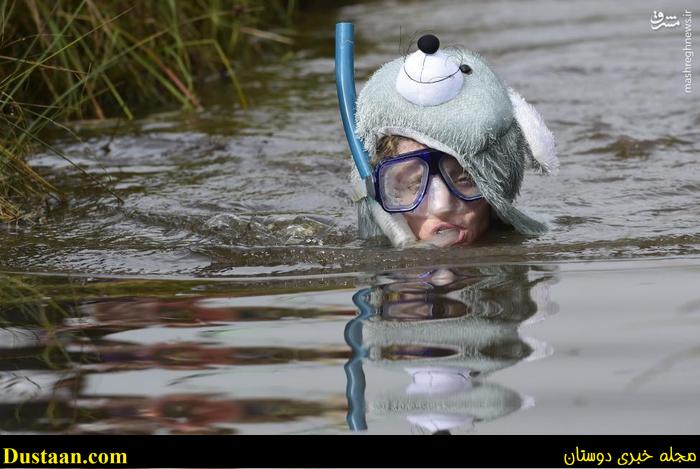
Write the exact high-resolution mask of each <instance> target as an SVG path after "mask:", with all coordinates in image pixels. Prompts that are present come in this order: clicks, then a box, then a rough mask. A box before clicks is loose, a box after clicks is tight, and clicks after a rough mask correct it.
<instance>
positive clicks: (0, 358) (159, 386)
mask: <svg viewBox="0 0 700 469" xmlns="http://www.w3.org/2000/svg"><path fill="white" fill-rule="evenodd" d="M553 276H554V274H553V272H551V271H548V270H542V269H540V270H537V269H535V268H529V267H477V268H465V269H457V268H453V269H450V270H445V269H441V270H435V271H431V272H427V273H423V274H415V273H412V272H399V273H391V274H387V275H380V276H374V277H372V285H373V286H371V287H370V288H366V289H362V290H360V291H359V292H355V294H354V297H353V298H354V305H356V306H358V307H359V308H360V312H361V314H360V316H359V317H358V316H357V314H356V312H357V311H356V309H355V307H354V306H353V301H352V300H351V296H352V295H353V292H354V290H352V289H347V286H348V283H347V281H346V280H344V279H338V280H337V281H336V282H337V283H336V284H332V283H327V284H326V285H325V288H328V290H323V289H320V288H319V284H318V282H317V281H316V280H314V279H311V280H308V282H309V283H308V285H307V286H306V287H302V286H300V285H292V284H291V283H289V282H280V283H277V284H274V285H272V284H268V283H266V284H265V286H264V291H265V293H266V294H264V295H250V293H251V292H256V291H263V289H261V285H259V284H255V283H254V282H251V283H246V284H242V283H238V282H234V283H231V284H226V283H222V282H218V283H216V282H214V283H211V282H208V281H206V280H202V281H199V282H198V281H186V282H180V281H167V282H166V281H139V282H133V281H129V280H112V281H99V282H97V283H91V281H90V280H87V279H83V280H79V279H70V278H65V277H59V278H57V279H58V280H42V278H39V277H21V276H18V277H16V279H15V282H22V281H27V282H33V283H32V284H31V285H30V284H27V285H26V288H24V289H23V290H22V291H21V292H19V291H15V292H14V294H8V295H4V294H3V295H2V296H0V318H2V324H0V389H2V391H3V392H2V394H0V430H2V431H4V432H41V433H44V432H45V433H53V432H63V433H114V432H118V433H149V434H151V433H242V432H243V433H244V432H270V433H289V432H292V433H293V432H314V433H317V432H329V433H336V432H341V431H346V430H347V426H346V424H345V423H344V420H345V418H346V414H347V419H348V422H350V423H351V425H350V426H351V428H352V429H362V428H368V425H369V427H370V428H369V429H370V430H371V429H372V426H373V425H374V422H379V421H380V420H387V421H388V420H390V419H392V418H394V419H396V418H397V417H398V418H400V423H401V425H398V426H396V427H394V429H393V430H392V431H394V432H399V431H405V429H406V424H407V423H408V424H409V427H408V428H410V429H412V430H413V431H417V430H420V431H423V432H425V431H428V432H431V433H433V432H438V431H452V432H453V431H459V430H460V429H468V428H469V427H470V426H471V425H472V423H473V422H477V421H480V420H489V419H495V418H497V417H499V416H503V415H506V414H508V413H510V412H513V411H515V410H517V409H519V408H521V407H522V406H523V399H522V398H521V397H520V396H519V395H518V394H517V393H516V392H514V391H512V390H510V389H507V388H504V387H502V386H500V385H498V384H495V383H492V382H490V380H488V381H487V380H486V379H485V376H486V375H488V374H489V373H490V372H492V371H495V370H498V369H501V368H504V367H507V366H512V365H514V364H516V363H517V362H518V361H520V360H522V359H523V358H525V357H529V356H532V354H533V353H532V352H533V348H532V347H531V345H529V342H527V341H525V340H523V339H522V338H521V337H520V335H519V334H518V331H517V328H518V326H519V325H520V324H521V323H522V322H523V321H525V320H528V319H529V318H532V317H533V316H535V315H536V313H537V315H539V314H541V313H542V312H545V311H547V310H548V308H549V306H548V302H547V301H546V298H544V296H542V295H541V294H540V295H539V296H540V297H542V298H544V300H542V299H540V300H538V301H535V300H536V299H537V298H538V292H540V293H543V292H546V284H547V283H548V281H549V280H551V279H552V278H553ZM44 279H46V278H44ZM1 280H2V279H1V278H0V281H1ZM325 281H326V282H331V281H330V280H325ZM42 282H44V283H42ZM130 282H131V283H130ZM309 286H311V287H313V288H315V290H310V288H309ZM331 288H332V289H331ZM538 303H539V306H538ZM344 329H345V338H343V334H342V332H343V330H344ZM348 344H350V345H351V348H348ZM343 364H346V366H345V369H346V372H347V377H346V375H344V374H343V373H342V372H340V373H339V371H340V367H341V366H342V365H343ZM397 370H398V373H397ZM406 373H408V376H407V377H406ZM396 375H399V376H400V378H401V379H398V380H397V379H396ZM346 379H347V381H346ZM387 380H388V381H387ZM365 381H366V382H367V384H368V386H365ZM380 382H381V383H384V382H388V383H389V384H388V385H385V384H380ZM374 384H377V385H378V386H374V387H373V385H374ZM346 385H347V388H346V389H345V391H346V392H347V396H345V395H343V387H344V386H346ZM397 385H398V387H397ZM375 388H381V391H380V392H374V391H373V390H374V389H375ZM348 406H349V407H348Z"/></svg>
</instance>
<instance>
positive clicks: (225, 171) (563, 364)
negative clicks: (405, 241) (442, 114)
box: [0, 1, 700, 433]
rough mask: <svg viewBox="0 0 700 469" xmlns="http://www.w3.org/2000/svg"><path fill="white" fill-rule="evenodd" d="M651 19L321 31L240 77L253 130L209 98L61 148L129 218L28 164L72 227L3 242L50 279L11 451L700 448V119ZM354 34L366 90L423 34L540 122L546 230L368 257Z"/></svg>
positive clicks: (23, 305)
mask: <svg viewBox="0 0 700 469" xmlns="http://www.w3.org/2000/svg"><path fill="white" fill-rule="evenodd" d="M663 8H664V12H665V13H666V14H667V15H678V16H679V17H680V15H681V14H682V12H683V10H684V8H689V9H690V5H688V4H684V3H683V2H665V3H664V5H663ZM652 13H653V8H652V7H648V6H644V5H643V4H641V3H636V2H635V3H633V2H630V3H623V2H617V3H612V2H603V1H584V2H579V3H577V6H576V9H575V10H572V9H570V8H567V5H566V4H562V3H559V2H548V1H543V2H538V3H537V4H534V5H533V4H529V3H528V4H523V3H521V2H513V1H505V2H473V3H469V4H466V3H464V2H456V1H455V2H444V1H441V2H427V1H421V2H406V3H401V4H400V5H399V4H396V3H395V2H368V3H363V4H360V5H352V6H346V7H343V8H340V9H338V10H333V11H327V12H321V11H311V12H308V13H306V14H304V15H302V16H303V17H302V18H301V19H300V22H299V24H298V26H297V33H298V43H297V46H296V48H295V49H294V51H293V52H291V53H290V54H289V55H288V56H286V57H285V58H284V59H283V60H276V61H274V62H272V61H271V62H269V63H264V64H261V65H260V66H258V67H255V68H254V69H251V70H241V71H240V74H241V78H242V79H243V80H244V81H245V82H246V83H247V85H246V93H247V95H248V97H249V99H250V101H251V103H252V106H251V107H250V109H249V110H247V111H244V110H241V109H240V108H239V107H238V106H237V105H236V103H235V96H234V95H233V93H232V91H231V89H230V87H228V86H226V85H225V84H222V83H220V82H219V81H218V79H212V81H211V84H210V86H207V90H206V95H205V96H203V101H204V102H205V103H206V106H205V109H204V110H203V111H201V112H179V111H171V112H161V113H152V114H149V115H148V116H147V117H144V118H141V119H138V120H136V121H134V122H128V123H127V122H119V121H109V122H106V123H93V122H84V123H77V124H75V125H74V126H73V127H72V130H73V131H74V132H75V133H76V134H77V135H78V137H80V139H81V142H78V143H76V142H75V140H74V138H73V137H71V136H69V135H67V134H59V135H56V136H55V140H54V142H53V143H54V144H55V146H56V148H58V149H60V150H61V151H62V152H64V153H65V154H66V155H68V156H69V157H70V158H71V159H73V160H74V161H75V162H77V163H79V164H80V165H82V166H83V167H84V168H85V169H86V170H87V172H88V173H89V174H92V175H100V176H101V177H103V178H107V180H109V181H110V185H111V187H112V188H113V190H114V192H115V193H117V194H118V195H119V197H120V198H121V199H122V200H123V203H119V202H117V201H116V200H115V198H113V197H112V196H111V195H109V194H108V193H106V192H105V191H103V190H100V189H99V188H96V187H95V184H94V182H93V181H92V179H91V178H90V177H88V176H85V175H81V174H80V173H77V172H76V171H75V170H74V169H73V168H72V167H70V166H69V165H68V164H67V163H65V162H64V161H63V160H62V159H60V158H58V157H57V156H56V155H53V154H51V153H44V154H39V155H36V157H35V158H34V160H33V162H34V164H35V165H36V166H38V167H39V168H40V170H41V171H42V172H44V173H47V174H49V175H50V180H51V182H52V183H54V184H55V185H57V186H59V187H61V188H62V189H63V190H64V191H65V192H66V194H67V199H68V200H69V202H68V204H67V205H66V206H57V207H54V208H53V209H52V210H51V211H50V213H49V215H48V216H47V218H46V220H44V221H43V222H42V223H41V224H37V225H35V226H30V225H21V226H7V227H3V230H2V232H0V245H2V249H1V250H0V266H1V267H2V270H3V271H5V272H25V273H33V274H34V275H32V274H22V275H19V274H16V275H11V276H9V277H5V278H4V279H3V286H2V299H1V305H0V311H2V315H1V317H2V321H3V324H2V327H3V329H2V331H0V347H1V348H0V361H1V362H2V366H1V368H2V372H1V373H2V374H1V375H0V380H1V381H2V389H3V393H2V397H1V398H0V408H1V409H2V410H1V411H0V416H2V417H1V418H2V420H1V421H0V425H2V428H3V430H5V431H10V432H15V431H16V432H26V431H39V432H145V433H163V432H275V433H278V432H282V433H293V432H340V431H348V430H350V429H352V430H363V429H366V430H367V431H370V432H422V433H431V432H434V431H440V430H445V429H447V430H449V431H451V432H465V431H472V432H473V431H477V432H479V431H480V432H494V433H498V432H513V431H517V432H532V433H547V432H570V431H585V432H588V431H590V432H597V431H607V432H610V431H613V432H618V431H619V432H624V431H628V432H629V431H634V432H649V433H653V432H657V433H659V432H677V431H697V424H696V423H695V422H694V421H693V418H692V417H693V416H692V412H688V411H687V409H688V408H691V409H692V408H695V407H694V406H696V405H697V397H696V393H695V392H694V391H695V389H696V385H697V384H698V383H697V377H696V375H697V374H696V373H694V372H693V365H694V360H695V359H696V355H697V353H696V352H697V350H696V348H697V344H696V341H695V339H694V337H697V331H696V328H697V321H696V320H695V319H694V315H695V314H697V312H698V298H697V294H696V293H695V292H694V288H693V286H694V285H695V284H696V283H697V279H698V269H699V266H700V261H698V255H699V254H700V233H699V232H698V228H697V220H698V217H699V215H700V210H699V208H698V204H697V197H698V194H699V193H700V182H699V181H700V178H699V177H698V173H697V158H698V155H699V154H700V138H698V137H699V136H700V130H698V129H699V128H700V115H699V114H698V108H699V107H698V104H699V100H698V93H697V90H694V91H693V93H691V94H686V93H684V90H683V77H682V75H681V73H680V71H681V70H682V68H683V55H682V51H681V49H682V47H683V32H682V27H681V26H679V27H676V28H662V29H660V30H658V31H652V30H651V27H650V18H651V15H652ZM340 19H343V20H351V21H354V22H355V24H356V31H357V35H358V38H357V46H356V49H357V54H358V56H357V58H356V66H357V74H358V80H359V83H358V86H362V81H363V80H364V79H366V78H367V76H368V75H369V74H370V73H371V71H372V70H374V69H375V68H376V67H378V66H379V65H380V64H381V63H383V62H385V61H387V60H389V59H390V58H392V57H395V56H396V55H397V54H398V53H399V51H401V50H403V49H405V47H407V45H408V44H409V43H410V39H411V38H412V37H415V36H416V34H417V33H418V32H423V31H432V32H435V33H436V34H438V35H439V36H440V38H441V40H442V42H443V43H444V44H463V45H465V46H466V47H468V48H471V49H474V50H477V51H479V52H480V53H481V54H482V55H483V56H484V57H485V58H486V59H487V60H488V61H489V63H490V64H491V65H492V67H493V68H494V69H495V70H496V72H497V73H498V74H499V75H500V76H501V77H502V78H503V79H504V81H505V82H506V83H507V84H509V85H510V86H513V87H514V88H515V89H517V90H518V91H519V92H520V93H521V94H522V95H523V96H524V97H525V98H526V99H528V100H529V101H530V102H531V103H533V104H535V105H536V106H537V108H538V109H539V111H540V112H541V113H542V115H543V116H544V117H545V119H546V120H547V122H548V124H549V127H550V129H551V130H552V131H553V133H554V134H555V136H556V137H557V141H558V147H559V153H560V158H561V162H562V167H561V173H560V175H559V176H558V177H556V178H550V177H544V176H537V175H534V174H528V175H526V180H525V185H524V188H523V191H522V197H521V199H520V205H521V206H522V207H526V208H527V209H529V210H532V211H535V212H539V213H542V214H545V215H546V216H547V217H548V218H549V220H550V222H551V223H552V226H553V230H552V231H551V232H550V233H548V234H547V235H544V236H541V237H537V238H526V237H522V236H519V235H516V234H514V233H511V232H499V233H494V234H491V235H489V236H487V237H486V238H485V239H484V240H483V241H481V242H479V243H478V244H477V245H476V246H473V247H470V248H461V249H451V250H430V251H427V250H420V251H410V250H409V251H398V250H393V249H390V248H388V247H387V246H376V245H366V244H363V243H362V242H361V241H360V240H358V239H357V237H356V232H355V213H354V209H353V207H352V206H351V205H350V202H349V196H348V188H347V184H346V179H347V174H348V172H349V167H350V166H349V165H350V159H349V156H348V153H347V150H346V144H345V142H344V136H343V134H342V128H341V126H340V123H339V120H338V116H337V108H336V96H335V86H334V82H333V58H332V34H333V25H334V23H335V21H337V20H340ZM582 260H583V261H586V262H584V263H581V262H580V261H582ZM442 267H447V268H448V269H441V268H442ZM39 273H41V274H42V275H36V274H39ZM47 274H48V275H47ZM59 274H61V275H59ZM62 274H69V275H67V276H66V275H62ZM554 416H557V417H556V418H555V417H554ZM562 417H563V418H562ZM640 422H644V423H645V425H642V424H641V423H640Z"/></svg>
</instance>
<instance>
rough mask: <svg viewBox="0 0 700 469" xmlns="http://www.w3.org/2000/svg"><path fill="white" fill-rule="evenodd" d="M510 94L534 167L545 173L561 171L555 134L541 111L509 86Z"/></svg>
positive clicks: (516, 118)
mask: <svg viewBox="0 0 700 469" xmlns="http://www.w3.org/2000/svg"><path fill="white" fill-rule="evenodd" d="M508 96H509V97H510V102H511V104H512V105H513V115H514V116H515V120H517V121H518V125H520V128H521V129H522V131H523V135H525V140H526V141H527V144H528V145H529V146H530V150H531V151H532V158H533V160H532V161H531V163H532V167H533V168H534V169H536V170H538V171H540V172H542V173H545V174H556V173H557V172H558V171H559V158H557V151H556V145H555V143H554V135H552V132H550V130H549V129H548V128H547V125H546V124H545V123H544V119H542V116H540V113H539V112H537V110H536V109H535V108H534V107H533V106H531V105H530V104H529V103H528V102H527V101H525V100H524V99H523V98H522V96H520V95H519V94H518V93H517V92H516V91H515V90H514V89H512V88H508Z"/></svg>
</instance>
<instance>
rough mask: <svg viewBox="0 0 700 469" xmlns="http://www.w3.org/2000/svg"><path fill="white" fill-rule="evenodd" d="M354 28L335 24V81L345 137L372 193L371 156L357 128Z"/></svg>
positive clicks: (350, 25) (356, 164)
mask: <svg viewBox="0 0 700 469" xmlns="http://www.w3.org/2000/svg"><path fill="white" fill-rule="evenodd" d="M354 29H355V28H354V26H353V24H352V23H336V25H335V84H336V87H337V89H338V103H339V105H340V117H341V118H342V119H343V128H344V129H345V137H347V139H348V145H350V151H351V152H352V159H353V160H354V161H355V166H356V167H357V171H358V172H359V173H360V177H361V178H362V179H364V180H365V183H366V185H367V188H368V189H370V186H371V189H372V191H371V192H372V193H373V192H374V184H370V182H371V181H372V167H371V166H370V164H369V155H367V152H366V151H365V148H364V146H363V145H362V142H360V139H359V138H358V137H357V133H356V131H355V100H356V96H355V63H354V54H353V48H354V44H353V38H354V34H355V33H354ZM367 178H369V181H368V180H367ZM368 193H369V191H368ZM370 195H373V194H370Z"/></svg>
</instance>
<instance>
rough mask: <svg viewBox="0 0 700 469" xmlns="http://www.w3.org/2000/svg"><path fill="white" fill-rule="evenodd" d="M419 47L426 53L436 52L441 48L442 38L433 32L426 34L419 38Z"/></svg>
mask: <svg viewBox="0 0 700 469" xmlns="http://www.w3.org/2000/svg"><path fill="white" fill-rule="evenodd" d="M418 48H419V49H420V50H421V52H423V53H424V54H434V53H435V52H437V50H438V49H439V48H440V39H438V38H437V37H435V36H433V35H432V34H426V35H425V36H421V38H420V39H418Z"/></svg>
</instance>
